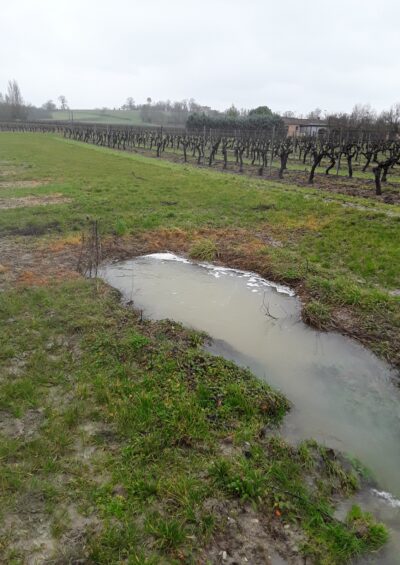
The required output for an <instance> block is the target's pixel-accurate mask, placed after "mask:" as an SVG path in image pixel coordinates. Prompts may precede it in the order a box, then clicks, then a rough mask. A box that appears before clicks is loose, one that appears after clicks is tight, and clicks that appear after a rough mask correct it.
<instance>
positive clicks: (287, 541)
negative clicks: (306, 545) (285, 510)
mask: <svg viewBox="0 0 400 565" xmlns="http://www.w3.org/2000/svg"><path fill="white" fill-rule="evenodd" d="M207 506H208V507H209V508H210V510H213V511H214V512H215V513H216V514H218V516H219V518H220V520H221V522H222V523H224V524H225V528H224V529H223V531H221V533H220V534H219V535H217V536H215V538H214V539H213V541H212V544H211V545H210V546H209V547H208V548H206V550H205V551H204V553H203V555H201V558H200V559H201V560H200V562H201V563H205V562H207V563H221V564H226V565H236V564H239V563H240V564H245V563H248V564H249V565H250V564H251V565H278V564H280V563H282V564H283V563H285V564H287V565H289V564H290V565H300V564H302V563H304V559H303V558H302V557H301V556H300V551H299V543H300V542H301V541H303V540H302V537H301V535H300V534H299V533H297V532H295V531H294V529H293V528H292V527H291V526H289V525H284V526H283V528H282V523H281V521H280V520H277V519H275V518H269V517H268V516H266V515H265V513H264V512H257V511H256V510H254V508H253V507H252V506H251V505H250V504H247V505H245V506H244V507H243V505H240V504H238V503H237V502H235V501H231V502H226V501H224V502H222V501H220V500H210V501H209V503H208V505H207ZM282 556H284V558H283V557H282Z"/></svg>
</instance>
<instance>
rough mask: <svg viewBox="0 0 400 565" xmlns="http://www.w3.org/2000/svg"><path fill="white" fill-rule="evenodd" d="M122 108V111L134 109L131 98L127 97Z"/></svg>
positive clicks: (133, 102)
mask: <svg viewBox="0 0 400 565" xmlns="http://www.w3.org/2000/svg"><path fill="white" fill-rule="evenodd" d="M123 108H124V110H134V109H135V101H134V99H133V98H132V96H129V97H128V98H127V99H126V102H125V104H124V106H123Z"/></svg>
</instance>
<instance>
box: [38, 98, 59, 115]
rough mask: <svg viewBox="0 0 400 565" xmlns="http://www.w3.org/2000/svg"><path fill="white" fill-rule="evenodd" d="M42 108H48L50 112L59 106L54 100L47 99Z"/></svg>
mask: <svg viewBox="0 0 400 565" xmlns="http://www.w3.org/2000/svg"><path fill="white" fill-rule="evenodd" d="M42 108H43V110H47V111H48V112H54V111H55V110H57V106H56V104H55V103H54V102H53V100H47V102H45V103H44V104H42Z"/></svg>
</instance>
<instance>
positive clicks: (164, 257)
mask: <svg viewBox="0 0 400 565" xmlns="http://www.w3.org/2000/svg"><path fill="white" fill-rule="evenodd" d="M142 257H149V258H150V259H158V260H159V261H178V262H179V263H188V264H190V261H189V260H188V259H185V258H184V257H179V255H175V253H169V252H166V253H149V254H148V255H142Z"/></svg>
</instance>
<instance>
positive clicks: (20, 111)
mask: <svg viewBox="0 0 400 565" xmlns="http://www.w3.org/2000/svg"><path fill="white" fill-rule="evenodd" d="M5 101H6V104H8V105H9V106H10V113H11V119H13V120H20V119H23V118H25V117H26V109H25V107H24V100H23V98H22V94H21V90H20V88H19V86H18V83H17V81H16V80H15V79H14V80H9V81H8V86H7V93H6V96H5Z"/></svg>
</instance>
